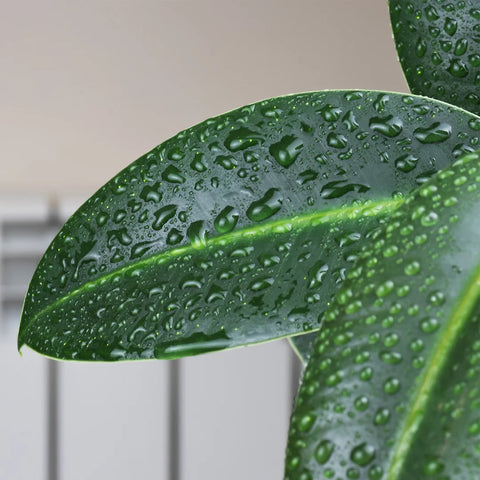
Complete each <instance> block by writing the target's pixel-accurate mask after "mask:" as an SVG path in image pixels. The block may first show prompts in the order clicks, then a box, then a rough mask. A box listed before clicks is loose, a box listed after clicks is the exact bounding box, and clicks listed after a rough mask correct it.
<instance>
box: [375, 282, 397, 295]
mask: <svg viewBox="0 0 480 480" xmlns="http://www.w3.org/2000/svg"><path fill="white" fill-rule="evenodd" d="M394 286H395V284H394V283H393V282H392V280H386V281H385V282H383V283H381V284H380V285H379V286H378V287H377V289H376V290H375V293H376V294H377V297H385V296H387V295H388V294H389V293H390V292H391V291H392V290H393V288H394Z"/></svg>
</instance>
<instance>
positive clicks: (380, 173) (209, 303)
mask: <svg viewBox="0 0 480 480" xmlns="http://www.w3.org/2000/svg"><path fill="white" fill-rule="evenodd" d="M436 125H441V127H436ZM432 128H436V129H438V130H439V131H441V132H442V134H441V135H440V134H439V135H437V137H435V140H436V142H432V141H431V139H429V140H428V141H427V142H426V140H425V132H426V131H429V129H432ZM478 129H480V122H479V120H478V118H477V117H476V116H473V115H471V114H469V113H467V112H465V111H462V110H459V109H456V108H454V107H452V106H449V105H445V104H443V103H440V102H436V101H433V100H428V99H425V98H419V97H415V96H408V95H400V94H392V93H385V92H346V91H340V92H333V91H332V92H314V93H306V94H300V95H292V96H287V97H283V98H274V99H271V100H266V101H264V102H260V103H257V104H254V105H250V106H247V107H244V108H241V109H239V110H235V111H233V112H230V113H227V114H225V115H222V116H220V117H217V118H214V119H211V120H207V121H206V122H204V123H201V124H199V125H197V126H195V127H193V128H191V129H189V130H186V131H184V132H182V133H180V134H179V135H177V136H176V137H174V138H172V139H170V140H168V141H166V142H165V143H163V144H161V145H160V146H158V147H157V148H155V149H154V150H152V151H151V152H150V153H148V154H146V155H145V156H143V157H142V158H140V159H139V160H137V161H136V162H134V163H133V164H132V165H131V166H129V167H128V168H126V169H125V170H123V171H122V172H120V174H118V175H117V176H116V177H115V178H113V179H112V180H111V181H110V182H108V183H107V184H106V185H105V186H104V187H103V188H101V189H100V190H99V191H98V192H97V193H96V194H95V195H94V196H93V197H92V198H90V199H89V200H88V201H87V202H86V203H85V204H84V205H83V206H82V207H81V208H80V209H79V210H78V211H77V212H76V213H75V215H74V216H73V217H72V218H71V219H70V220H69V221H68V222H67V223H66V225H65V226H64V227H63V228H62V230H61V231H60V232H59V234H58V235H57V237H56V238H55V239H54V241H53V243H52V244H51V245H50V247H49V248H48V250H47V252H46V254H45V256H44V257H43V259H42V261H41V262H40V264H39V266H38V268H37V270H36V272H35V275H34V277H33V280H32V282H31V285H30V288H29V291H28V294H27V297H26V300H25V304H24V310H23V315H22V321H21V325H20V332H19V340H18V344H19V347H21V346H22V345H24V344H27V345H29V346H30V347H31V348H33V349H35V350H37V351H39V352H41V353H44V354H46V355H49V356H52V357H56V358H64V359H79V360H121V359H134V358H153V357H157V358H172V357H178V356H183V355H190V354H196V353H202V352H206V351H211V350H217V349H223V348H227V347H233V346H237V345H242V344H248V343H255V342H261V341H265V340H268V339H272V338H279V337H283V336H286V335H292V334H299V333H303V332H304V331H309V330H315V329H318V328H319V320H318V319H319V315H320V314H321V313H322V312H323V311H324V310H325V308H326V307H327V305H328V302H329V300H330V298H331V296H332V295H333V294H334V293H335V291H336V289H337V285H338V284H339V283H341V282H342V281H343V278H344V276H345V271H346V270H347V268H348V267H349V266H350V265H351V264H352V263H353V262H354V261H355V259H356V256H357V254H358V250H359V247H358V245H359V244H360V243H361V239H362V237H363V236H364V235H365V233H366V232H370V231H371V230H372V228H374V227H373V225H375V228H377V226H378V217H382V216H384V215H385V214H387V213H388V212H389V211H391V210H392V209H393V208H395V207H396V206H397V205H398V204H399V203H401V201H402V198H401V195H400V194H399V192H406V191H409V190H410V189H411V188H412V186H413V185H414V184H420V183H422V182H424V181H425V180H426V179H427V178H428V177H429V176H431V175H432V173H433V172H435V170H436V169H438V168H441V167H443V166H445V165H447V164H448V163H449V161H450V158H451V157H452V153H453V155H454V156H458V155H459V154H460V153H461V152H462V151H465V150H469V149H471V148H472V147H471V145H474V144H476V142H477V141H478V137H477V134H478ZM420 152H422V154H421V155H420ZM366 200H369V201H370V204H367V205H364V204H362V203H361V202H360V201H362V202H363V201H366Z"/></svg>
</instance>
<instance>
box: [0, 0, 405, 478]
mask: <svg viewBox="0 0 480 480" xmlns="http://www.w3.org/2000/svg"><path fill="white" fill-rule="evenodd" d="M2 7H3V8H2V15H1V18H0V58H1V69H2V75H1V76H0V102H1V120H0V125H1V127H0V480H20V479H21V480H24V479H32V478H35V479H36V480H75V479H82V480H84V479H97V478H98V479H100V478H102V479H115V480H123V479H131V478H140V477H142V476H145V477H148V478H155V479H160V480H164V479H165V480H167V479H168V480H187V479H188V480H217V479H218V480H220V479H225V478H228V479H229V480H236V479H238V480H240V479H242V480H243V479H245V478H262V479H263V480H270V479H272V480H273V479H279V478H282V472H283V451H284V448H285V442H286V435H287V429H288V421H289V413H290V410H291V406H292V402H293V398H294V394H295V390H296V386H297V383H298V377H299V374H300V365H299V362H298V361H297V360H296V358H295V357H294V355H293V354H292V353H291V350H290V349H289V347H288V344H287V343H286V342H284V341H281V342H273V343H269V344H265V345H262V346H257V347H250V348H245V349H238V350H233V351H229V352H221V353H216V354H209V355H204V356H201V357H195V358H193V359H185V360H181V361H175V362H155V361H153V362H139V363H133V364H132V363H128V364H114V365H105V364H97V365H92V364H78V363H77V364H76V363H68V364H64V363H59V362H54V361H50V360H46V359H43V358H41V357H40V356H39V355H36V354H34V353H33V352H31V351H28V349H26V348H25V349H24V352H23V357H20V356H19V355H18V353H17V351H16V333H17V328H18V323H19V319H20V311H21V305H22V301H23V296H24V294H25V292H26V289H27V286H28V281H29V279H30V276H31V275H32V273H33V270H34V268H35V265H36V262H37V261H38V260H39V257H40V256H41V254H42V253H43V251H44V250H45V248H46V247H47V245H48V243H49V242H50V240H51V239H52V237H53V235H54V234H55V232H56V231H57V229H58V228H59V226H60V225H61V224H62V223H63V222H64V221H65V220H66V218H68V216H69V215H70V214H71V213H73V211H74V210H75V209H76V208H77V207H78V206H79V205H80V203H82V202H83V201H84V200H85V199H87V198H88V197H89V196H90V195H91V194H92V193H93V192H94V191H95V190H97V189H98V188H99V187H100V186H101V185H103V184H104V183H105V182H106V181H107V180H108V179H109V178H111V177H112V176H113V175H114V174H116V173H117V172H118V171H119V170H120V169H122V168H123V167H125V166H126V165H127V164H129V163H130V162H132V161H133V160H135V159H136V158H137V157H139V156H140V155H142V154H143V153H145V152H146V151H148V150H150V149H151V148H152V147H154V146H155V145H156V144H158V143H160V142H162V141H163V140H166V139H167V138H169V137H170V136H172V135H174V134H176V133H177V132H179V131H180V130H182V129H185V128H187V127H189V126H192V125H194V124H196V123H198V122H200V121H202V120H205V119H206V118H208V117H211V116H215V115H218V114H221V113H223V112H225V111H228V110H231V109H234V108H237V107H240V106H242V105H245V104H248V103H252V102H256V101H258V100H262V99H264V98H269V97H274V96H279V95H285V94H289V93H295V92H302V91H309V90H323V89H340V88H343V89H344V88H347V89H348V88H355V89H359V88H362V89H378V90H395V91H405V92H406V91H408V90H407V87H406V84H405V81H404V78H403V74H402V72H401V70H400V66H399V65H398V64H397V60H396V54H395V50H394V46H393V41H392V38H391V32H390V24H389V19H388V9H387V2H386V0H362V1H361V2H360V1H358V0H335V1H332V0H297V1H296V2H292V1H287V0H256V1H254V0H246V1H242V2H238V1H236V2H234V1H231V0H196V1H183V0H169V1H165V0H163V1H162V0H140V1H135V2H134V1H133V0H111V1H110V0H84V1H82V2H74V1H62V0H42V1H41V2H39V1H37V0H24V1H18V2H6V1H4V2H2Z"/></svg>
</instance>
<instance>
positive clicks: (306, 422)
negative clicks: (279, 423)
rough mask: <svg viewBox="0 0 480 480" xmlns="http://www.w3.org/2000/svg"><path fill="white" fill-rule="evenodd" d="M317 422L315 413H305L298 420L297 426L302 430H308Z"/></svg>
mask: <svg viewBox="0 0 480 480" xmlns="http://www.w3.org/2000/svg"><path fill="white" fill-rule="evenodd" d="M314 423H315V415H308V414H307V415H304V416H303V417H301V418H300V419H299V420H298V423H297V426H298V430H299V431H300V432H308V431H309V430H310V429H311V428H312V427H313V424H314Z"/></svg>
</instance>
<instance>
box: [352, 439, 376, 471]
mask: <svg viewBox="0 0 480 480" xmlns="http://www.w3.org/2000/svg"><path fill="white" fill-rule="evenodd" d="M375 453H376V450H375V447H374V446H373V445H370V444H368V443H367V442H364V443H361V444H360V445H357V446H356V447H355V448H354V449H353V450H352V451H351V453H350V459H351V460H352V462H354V463H356V464H357V465H360V466H361V467H364V466H366V465H368V464H369V463H371V462H372V460H373V459H374V458H375Z"/></svg>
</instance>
